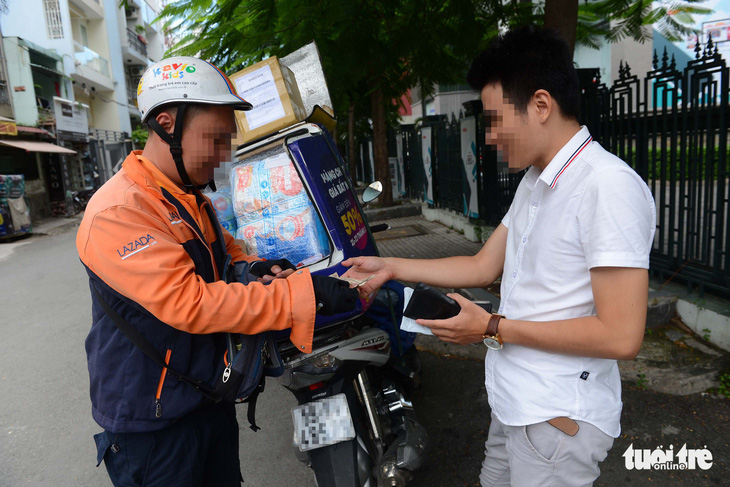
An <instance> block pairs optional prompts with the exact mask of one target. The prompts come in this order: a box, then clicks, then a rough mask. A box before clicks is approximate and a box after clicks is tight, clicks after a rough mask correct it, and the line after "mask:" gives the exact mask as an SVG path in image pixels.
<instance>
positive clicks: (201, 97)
mask: <svg viewBox="0 0 730 487" xmlns="http://www.w3.org/2000/svg"><path fill="white" fill-rule="evenodd" d="M177 103H200V104H208V105H229V106H231V107H233V108H234V109H235V110H250V109H251V108H253V106H252V105H251V104H250V103H249V102H247V101H246V100H244V99H243V98H241V97H240V96H238V94H237V93H236V88H235V86H233V83H231V80H230V79H228V76H226V75H225V73H223V71H221V70H220V69H218V68H216V67H215V66H213V65H212V64H210V63H209V62H208V61H205V60H203V59H198V58H194V57H189V56H176V57H171V58H167V59H163V60H161V61H159V62H156V63H155V64H153V65H152V66H150V67H149V68H147V71H145V73H144V74H143V75H142V79H140V80H139V85H138V86H137V107H138V108H139V112H140V114H141V115H142V123H145V122H146V121H147V118H148V117H149V115H150V113H151V112H152V111H154V109H155V108H157V107H160V106H163V105H168V104H177Z"/></svg>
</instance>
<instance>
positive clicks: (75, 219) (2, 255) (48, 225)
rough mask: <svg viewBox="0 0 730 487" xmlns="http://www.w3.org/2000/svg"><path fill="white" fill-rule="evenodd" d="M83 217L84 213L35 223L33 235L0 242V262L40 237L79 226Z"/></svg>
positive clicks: (45, 219)
mask: <svg viewBox="0 0 730 487" xmlns="http://www.w3.org/2000/svg"><path fill="white" fill-rule="evenodd" d="M83 216H84V212H81V213H79V214H78V215H75V216H72V217H69V218H44V219H43V220H37V221H34V222H33V224H32V229H33V231H32V232H31V233H29V234H27V235H19V236H17V237H11V238H8V239H4V240H0V260H3V259H7V258H8V257H10V256H11V255H12V253H13V252H14V251H15V250H16V249H17V248H18V247H22V246H23V245H28V244H29V243H31V242H33V241H34V240H35V239H37V238H39V237H44V236H46V235H54V234H56V233H58V232H62V231H64V230H65V229H66V228H68V227H72V226H78V225H79V222H81V219H82V218H83Z"/></svg>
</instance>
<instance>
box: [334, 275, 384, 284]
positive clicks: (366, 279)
mask: <svg viewBox="0 0 730 487" xmlns="http://www.w3.org/2000/svg"><path fill="white" fill-rule="evenodd" d="M333 277H337V276H333ZM373 277H375V276H374V275H372V276H370V277H366V278H365V279H353V278H352V277H337V279H340V280H342V281H347V282H349V283H350V285H351V286H355V287H360V286H362V285H363V284H365V283H366V282H368V281H369V280H370V279H372V278H373Z"/></svg>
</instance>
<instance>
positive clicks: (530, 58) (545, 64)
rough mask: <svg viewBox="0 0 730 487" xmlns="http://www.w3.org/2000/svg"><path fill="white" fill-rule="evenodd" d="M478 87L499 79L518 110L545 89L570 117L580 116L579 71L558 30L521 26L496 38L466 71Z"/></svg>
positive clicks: (561, 111)
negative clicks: (577, 71)
mask: <svg viewBox="0 0 730 487" xmlns="http://www.w3.org/2000/svg"><path fill="white" fill-rule="evenodd" d="M466 80H467V82H468V83H469V85H470V86H471V87H472V88H473V89H475V90H476V91H479V92H481V91H482V89H483V88H484V87H485V86H487V85H490V84H493V83H500V84H501V85H502V90H503V92H504V94H505V95H506V96H507V98H508V99H509V101H510V103H512V104H513V105H514V106H515V108H517V110H518V111H519V112H522V113H524V112H525V111H526V110H527V104H528V102H529V101H530V99H531V98H532V96H533V95H534V94H535V92H536V91H537V90H540V89H543V90H546V91H547V92H548V93H550V95H551V96H552V97H553V98H554V99H555V101H556V102H557V103H558V106H559V107H560V113H561V114H562V115H563V117H565V118H567V119H575V120H576V121H577V120H578V119H579V118H580V91H579V88H578V74H577V73H576V71H575V67H574V66H573V56H572V54H571V52H570V48H569V47H568V44H567V43H566V42H565V40H563V38H562V37H560V34H558V33H557V31H555V30H552V29H545V28H539V27H535V26H526V27H518V28H515V29H512V30H510V31H509V32H507V33H505V34H502V35H500V36H498V37H497V38H495V39H494V40H493V41H492V42H491V43H490V44H489V47H487V48H486V49H485V50H484V51H482V52H481V53H480V54H479V55H478V56H477V57H476V59H474V61H473V62H472V65H471V68H470V69H469V73H468V74H467V75H466Z"/></svg>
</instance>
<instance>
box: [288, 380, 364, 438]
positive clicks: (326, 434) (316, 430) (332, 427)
mask: <svg viewBox="0 0 730 487" xmlns="http://www.w3.org/2000/svg"><path fill="white" fill-rule="evenodd" d="M292 417H293V418H294V443H295V444H296V445H297V446H298V447H299V449H300V450H301V451H307V450H314V449H316V448H322V447H323V446H329V445H334V444H335V443H340V442H343V441H347V440H351V439H353V438H355V427H354V425H353V424H352V417H351V416H350V408H349V407H348V406H347V397H346V396H345V395H344V394H337V395H336V396H332V397H326V398H324V399H320V400H318V401H313V402H309V403H307V404H302V405H301V406H297V407H295V408H293V409H292Z"/></svg>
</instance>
